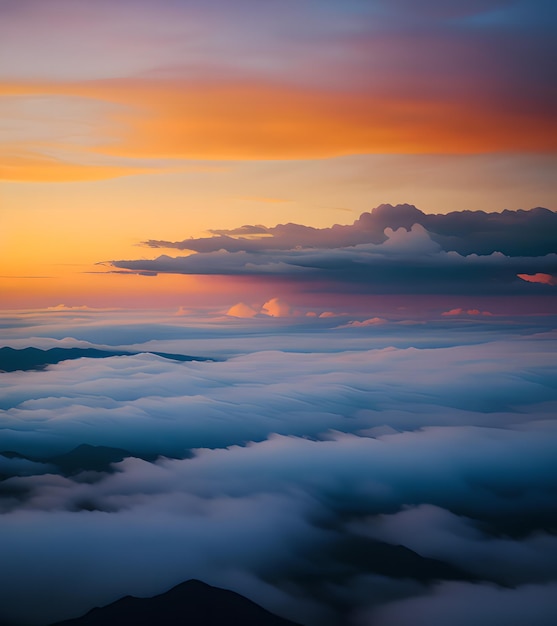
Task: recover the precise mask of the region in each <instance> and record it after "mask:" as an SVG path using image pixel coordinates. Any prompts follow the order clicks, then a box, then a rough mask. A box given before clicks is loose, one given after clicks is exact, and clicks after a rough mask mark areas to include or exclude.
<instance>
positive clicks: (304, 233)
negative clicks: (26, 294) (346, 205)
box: [144, 204, 557, 256]
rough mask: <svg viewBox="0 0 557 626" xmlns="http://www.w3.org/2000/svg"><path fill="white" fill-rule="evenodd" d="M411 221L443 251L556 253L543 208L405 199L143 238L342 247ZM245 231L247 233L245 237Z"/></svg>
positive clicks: (555, 224)
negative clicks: (305, 217)
mask: <svg viewBox="0 0 557 626" xmlns="http://www.w3.org/2000/svg"><path fill="white" fill-rule="evenodd" d="M414 224H419V225H421V226H423V228H424V229H425V230H427V232H428V233H429V236H430V237H431V239H432V240H433V241H435V242H436V243H438V244H439V245H440V246H441V248H442V249H443V250H444V251H445V252H449V251H454V252H458V253H459V254H461V255H469V254H480V255H489V254H492V253H493V252H501V253H502V254H505V255H506V256H544V255H546V254H550V253H554V252H557V250H556V248H555V238H554V236H553V233H554V232H555V230H556V229H557V213H555V212H554V211H549V210H548V209H544V208H540V207H538V208H535V209H531V210H529V211H525V210H518V211H507V210H505V211H502V212H500V213H486V212H484V211H454V212H451V213H447V214H428V213H424V212H422V211H420V210H419V209H417V208H416V207H415V206H413V205H410V204H398V205H396V206H392V205H390V204H382V205H379V206H378V207H376V208H375V209H373V210H372V211H371V212H369V213H368V212H366V213H362V215H360V217H359V218H358V219H357V220H355V221H354V223H353V224H349V225H339V224H335V225H334V226H332V227H330V228H313V227H311V226H303V225H300V224H292V223H290V224H279V225H277V226H274V227H265V226H262V225H257V226H250V225H244V226H242V227H240V228H236V229H231V230H214V231H211V232H212V233H213V234H214V235H215V236H213V237H206V238H198V239H194V238H192V239H186V240H183V241H174V242H172V241H158V240H148V241H146V242H144V245H147V246H149V247H152V248H170V249H171V248H174V249H177V250H191V251H194V252H216V251H218V250H226V251H228V252H239V251H245V252H253V251H258V250H267V251H269V250H290V249H294V248H300V247H301V248H343V247H347V246H357V245H359V244H363V243H374V244H379V243H382V242H384V241H385V240H386V239H387V238H388V235H387V234H386V233H385V229H387V228H389V229H391V231H396V230H398V229H400V228H403V229H405V230H407V231H409V230H410V229H411V228H412V226H413V225H414ZM401 232H402V231H401ZM246 236H251V237H250V238H249V239H248V238H245V237H246ZM254 236H260V238H259V239H257V238H253V237H254ZM400 236H402V235H400Z"/></svg>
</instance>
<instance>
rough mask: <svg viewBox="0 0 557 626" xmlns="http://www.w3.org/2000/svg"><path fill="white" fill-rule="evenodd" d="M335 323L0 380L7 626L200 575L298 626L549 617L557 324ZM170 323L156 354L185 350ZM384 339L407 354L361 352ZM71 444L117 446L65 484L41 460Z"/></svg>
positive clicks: (229, 336)
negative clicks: (202, 358) (195, 355)
mask: <svg viewBox="0 0 557 626" xmlns="http://www.w3.org/2000/svg"><path fill="white" fill-rule="evenodd" d="M47 315H48V314H45V316H47ZM89 315H90V319H91V320H94V319H95V315H96V314H94V313H93V312H91V313H90V314H89ZM111 315H112V316H114V320H113V321H112V323H113V324H115V325H116V327H117V326H118V325H119V323H120V321H119V318H118V314H117V313H106V314H105V318H106V319H105V322H104V324H101V327H102V328H104V332H105V334H106V336H107V337H110V336H111V333H112V330H111V329H110V327H109V323H108V320H109V319H110V316H111ZM38 317H39V318H40V316H38ZM324 322H327V320H324ZM333 322H334V320H333ZM333 322H329V323H330V324H331V326H329V327H328V328H327V329H323V330H320V331H313V330H311V329H308V327H307V326H305V327H304V326H298V327H285V326H280V324H278V322H277V324H278V325H277V326H276V327H275V328H276V335H274V336H273V337H272V338H270V337H269V330H270V329H269V326H267V327H266V328H265V330H264V332H263V331H262V332H260V333H259V332H258V331H257V330H255V331H254V330H253V329H251V330H249V329H250V327H249V326H246V327H245V328H244V330H240V332H245V333H247V334H246V335H245V336H240V337H238V336H237V333H238V332H239V331H238V329H239V328H240V329H242V327H238V326H236V325H235V324H231V325H230V327H229V328H228V329H226V328H222V327H219V328H218V329H217V328H215V329H214V330H213V331H210V330H208V329H207V328H205V330H204V333H205V335H204V336H201V337H199V333H198V330H197V329H193V328H192V329H190V331H191V337H194V336H195V334H196V333H198V336H197V339H195V341H196V342H197V343H196V344H195V346H196V348H199V350H197V349H196V352H198V351H201V353H205V352H206V351H205V350H204V349H203V345H205V346H207V348H208V350H207V351H214V350H215V349H217V348H218V346H223V348H222V349H223V352H222V353H221V356H227V358H226V359H225V360H219V361H215V362H197V363H195V362H186V363H179V362H174V361H169V360H166V359H163V358H160V357H157V356H155V355H152V354H142V355H132V356H129V355H128V356H115V357H111V358H106V359H79V360H77V361H73V362H69V361H66V362H62V363H58V364H56V365H51V366H48V367H47V368H46V369H45V370H44V371H29V372H12V373H3V374H0V394H1V397H2V410H1V412H0V439H1V441H2V446H1V449H0V452H2V450H4V451H7V450H11V451H13V452H12V453H9V454H1V455H0V473H1V474H2V476H1V478H3V480H1V481H0V506H1V508H2V513H3V515H1V516H0V533H1V534H2V537H3V538H4V544H3V545H4V547H3V564H4V567H3V569H2V572H1V573H0V582H1V584H0V607H1V610H0V619H4V620H5V621H8V622H14V623H17V622H20V623H21V622H28V623H31V624H41V623H43V624H44V623H45V622H46V621H50V620H55V619H62V618H67V617H71V616H75V615H77V614H79V613H80V612H85V611H86V610H88V609H89V608H91V607H92V606H94V605H99V604H106V603H108V602H111V601H113V600H115V599H117V598H118V597H121V596H123V595H126V594H134V595H153V594H155V593H160V592H162V591H165V590H166V589H168V588H170V587H171V586H172V585H174V584H176V583H178V582H181V581H182V580H185V579H187V578H191V577H194V578H200V579H202V580H205V581H206V582H208V583H211V584H215V585H219V586H223V587H226V588H232V589H234V590H235V591H238V592H239V593H242V594H243V595H245V596H247V597H249V598H251V599H253V600H255V601H257V602H258V603H260V604H261V605H263V606H265V607H266V608H268V609H269V610H272V611H273V612H275V613H278V614H281V615H284V616H285V617H288V618H290V619H292V620H294V621H297V622H300V623H302V624H305V625H306V626H317V625H319V626H340V625H343V626H344V625H346V624H350V625H354V626H356V625H358V624H360V625H362V626H364V625H367V624H372V623H373V624H378V625H379V626H387V625H388V624H393V623H400V624H405V623H409V622H408V620H409V619H410V618H409V617H408V616H409V615H412V616H413V619H414V622H415V621H416V620H418V619H419V620H422V621H424V622H427V623H433V624H436V623H439V624H441V623H443V620H445V623H446V621H454V623H459V622H458V619H461V618H460V617H458V615H457V613H458V612H459V610H460V609H459V607H461V604H462V605H464V603H467V604H468V606H467V608H466V607H465V608H463V609H462V615H465V616H467V617H470V618H472V617H473V618H474V619H475V621H476V622H479V623H481V621H482V620H484V618H485V617H486V616H487V615H494V618H493V619H494V620H495V623H503V621H502V620H504V618H505V616H507V613H508V611H507V610H506V609H505V607H516V615H517V616H518V615H520V616H521V618H524V615H525V613H528V614H529V615H530V620H529V623H531V624H535V625H536V626H546V625H547V624H549V622H548V615H550V614H551V607H552V606H553V604H552V602H554V600H553V598H554V587H555V583H556V581H557V569H556V567H555V563H556V562H557V542H556V540H555V536H554V529H555V527H556V525H557V508H556V506H555V493H556V492H557V482H556V476H557V464H556V463H557V461H556V459H555V454H554V451H555V447H556V445H557V441H556V433H557V430H556V429H555V414H556V410H557V390H556V388H555V384H554V381H555V376H556V373H557V372H556V370H555V358H554V354H555V349H556V346H555V341H556V338H555V333H554V332H553V333H551V332H544V333H541V332H539V331H540V330H542V329H543V328H544V327H543V325H541V324H540V325H539V326H536V325H534V326H532V325H531V322H518V321H515V322H514V323H512V324H511V323H510V322H509V320H502V321H499V320H497V319H495V318H494V319H486V320H484V321H482V322H481V323H479V325H478V327H476V326H458V325H457V326H451V325H450V324H449V323H448V322H446V321H440V322H438V323H436V324H433V325H416V326H412V327H405V326H399V325H393V324H391V323H389V322H387V323H385V324H382V325H380V326H377V327H375V326H374V327H373V328H372V329H370V328H369V327H365V326H360V327H358V326H354V327H351V328H346V329H334V328H333V327H332V324H333ZM546 322H547V324H548V328H549V327H551V323H550V321H547V320H546ZM29 323H30V324H32V323H36V318H35V317H32V318H30V321H29ZM72 323H73V324H74V326H72ZM90 323H92V322H90ZM49 324H50V326H48V329H49V330H50V332H51V333H52V332H54V329H55V328H56V326H55V325H54V324H53V321H52V320H51V321H50V322H49ZM59 324H60V329H59V330H58V331H57V332H59V333H61V332H65V333H67V335H66V336H72V335H73V336H75V337H76V339H74V340H72V341H75V342H76V343H79V342H80V341H81V340H80V339H79V336H80V333H82V332H83V333H86V332H87V327H86V326H84V327H83V328H81V329H80V327H79V323H77V322H71V320H65V319H64V320H59ZM185 328H186V327H181V331H182V333H184V331H185ZM536 328H537V330H538V333H537V334H536V332H535V330H536ZM393 329H394V330H393ZM487 329H489V332H487ZM151 330H152V329H151ZM179 330H180V329H179V328H178V327H176V328H175V329H174V330H173V333H175V334H174V335H173V337H172V338H170V339H168V340H166V339H165V340H163V339H159V340H157V341H158V342H159V343H157V341H155V342H154V345H155V344H156V345H158V347H159V348H160V346H161V345H165V344H164V341H168V342H169V343H171V344H173V345H174V346H175V349H176V350H177V346H182V347H185V346H187V345H189V343H188V342H189V341H190V340H191V339H188V338H184V337H182V338H180V335H179ZM14 332H21V333H23V332H25V331H24V330H21V331H19V330H17V328H16V329H15V330H14ZM141 332H143V333H144V334H146V335H147V337H148V335H149V332H150V327H149V326H142V327H141ZM281 332H284V336H283V337H282V336H281V334H280V333H281ZM314 333H315V335H314ZM390 333H393V334H392V335H391V334H390ZM402 333H406V338H405V339H401V336H398V335H400V334H402ZM382 335H383V339H381V336H382ZM440 335H441V336H440ZM397 336H398V341H399V342H402V341H404V342H406V343H408V344H409V345H407V346H401V347H398V348H397V347H393V346H391V347H378V346H375V347H374V346H373V343H374V342H381V341H387V342H388V341H389V340H390V338H391V337H393V340H395V341H397V339H396V337H397ZM327 337H330V339H331V343H330V344H328V343H327ZM271 339H272V340H273V342H275V343H274V347H275V349H273V350H269V349H268V347H269V345H271V344H272V343H273V342H272V341H271ZM52 341H53V340H52ZM160 342H163V343H160ZM227 342H228V343H227ZM270 342H271V344H270ZM281 342H283V343H284V344H285V349H282V350H281V349H277V348H279V346H280V343H281ZM439 342H441V344H443V345H444V347H436V348H433V347H425V346H427V345H428V344H430V346H431V345H438V346H439ZM159 344H160V345H159ZM317 344H319V349H318V345H317ZM128 347H129V346H128ZM209 348H210V350H209ZM286 349H288V351H286ZM83 443H87V444H90V445H96V446H108V447H112V448H118V449H119V451H118V455H119V456H115V457H114V462H113V463H112V464H111V465H110V467H109V468H107V467H105V466H98V467H96V468H91V467H89V468H85V469H84V471H74V470H72V471H64V468H62V467H61V466H60V459H59V458H58V459H57V458H56V455H60V454H62V453H64V452H68V451H69V450H71V449H72V448H75V447H76V446H78V445H79V444H83ZM126 450H128V451H130V454H129V455H127V456H126V455H125V451H126ZM123 453H124V454H123ZM140 453H141V454H143V456H144V457H145V458H144V459H141V458H138V456H137V454H140ZM157 455H162V456H160V457H159V458H156V457H157ZM171 456H173V457H175V458H169V457H171ZM39 457H40V458H42V459H45V460H46V459H47V458H51V459H52V463H50V464H45V463H37V462H36V461H33V460H32V459H33V458H35V459H36V458H39ZM53 457H54V458H53ZM177 457H179V458H177ZM120 458H122V460H120ZM145 459H151V460H145ZM74 469H75V468H74ZM107 469H109V471H107ZM22 598H26V599H27V600H26V601H25V602H23V601H22ZM471 603H472V604H471ZM436 615H442V616H443V618H441V617H435V616H436ZM453 617H454V619H453ZM509 619H511V618H509ZM512 619H515V618H514V617H513V618H512ZM405 620H406V621H405ZM435 620H437V622H436V621H435ZM497 620H499V621H497ZM517 620H518V617H517V618H516V619H515V621H517ZM461 621H462V623H465V621H464V618H462V619H461ZM484 621H485V620H484ZM510 623H512V621H511V622H510ZM517 623H518V622H517Z"/></svg>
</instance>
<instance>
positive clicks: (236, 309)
mask: <svg viewBox="0 0 557 626" xmlns="http://www.w3.org/2000/svg"><path fill="white" fill-rule="evenodd" d="M257 313H258V312H257V311H256V310H255V309H254V308H252V307H251V306H249V305H248V304H244V303H243V302H238V304H235V305H234V306H231V307H230V308H229V309H228V311H227V312H226V314H227V315H229V316H230V317H242V318H250V317H255V316H256V315H257Z"/></svg>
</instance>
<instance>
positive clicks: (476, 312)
mask: <svg viewBox="0 0 557 626" xmlns="http://www.w3.org/2000/svg"><path fill="white" fill-rule="evenodd" d="M441 315H445V316H448V315H493V313H491V312H490V311H480V310H479V309H462V308H458V309H451V310H450V311H443V313H441Z"/></svg>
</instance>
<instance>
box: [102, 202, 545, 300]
mask: <svg viewBox="0 0 557 626" xmlns="http://www.w3.org/2000/svg"><path fill="white" fill-rule="evenodd" d="M405 211H406V209H405ZM413 211H417V209H413ZM395 213H396V212H395ZM548 213H549V212H548ZM302 228H305V227H302ZM384 237H385V239H384V241H382V242H381V243H358V244H356V245H347V246H340V245H338V246H337V247H324V248H321V247H316V248H313V247H303V248H290V249H278V250H277V249H273V244H272V241H271V242H270V243H267V240H262V241H259V242H257V245H258V246H265V248H262V247H261V248H260V249H258V250H239V249H238V250H237V251H234V252H229V251H227V250H225V249H219V250H218V251H215V252H198V253H197V254H192V255H189V256H185V257H170V256H168V255H162V256H159V257H158V258H156V259H153V260H144V259H143V260H130V261H112V263H111V265H112V266H113V267H117V268H121V269H125V270H131V271H148V272H158V273H175V274H208V275H211V274H215V275H227V276H250V277H254V278H265V280H266V281H269V280H272V279H273V278H275V279H279V278H280V279H281V280H289V281H293V282H294V283H306V284H308V285H313V288H314V289H315V288H316V287H315V285H317V284H319V285H321V287H320V288H321V289H323V290H325V291H329V292H331V293H338V292H341V293H342V292H347V291H349V292H351V293H369V294H372V293H375V294H397V293H403V294H424V293H429V294H436V293H442V294H453V295H456V294H476V295H482V294H483V295H487V294H490V295H495V294H498V295H502V294H517V295H520V294H528V295H532V293H534V291H533V290H534V289H537V290H538V291H536V292H535V293H538V292H539V293H542V292H544V293H545V290H544V287H543V286H533V285H532V284H530V285H529V286H527V285H526V284H525V281H524V280H520V279H519V278H518V275H520V274H523V273H524V272H527V273H530V272H534V273H539V272H543V273H551V272H557V254H555V253H551V254H546V255H541V256H526V257H516V256H508V255H504V254H503V253H501V252H492V253H490V254H484V255H478V254H475V253H472V254H468V255H463V254H460V253H458V252H455V251H448V252H447V251H445V250H443V249H442V247H441V245H440V244H439V243H438V242H436V241H434V240H433V238H432V235H431V234H430V233H429V232H428V231H427V230H426V229H425V228H424V227H423V226H421V225H420V224H413V225H412V226H411V228H410V229H409V230H406V229H405V228H404V227H402V226H401V227H400V228H397V229H396V230H393V229H392V228H390V227H387V228H385V230H384ZM217 239H219V237H217ZM233 241H234V242H235V244H234V245H235V246H236V247H244V248H246V247H247V248H249V247H251V243H253V241H251V240H250V245H249V246H245V245H244V242H243V241H241V240H239V239H233Z"/></svg>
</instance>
